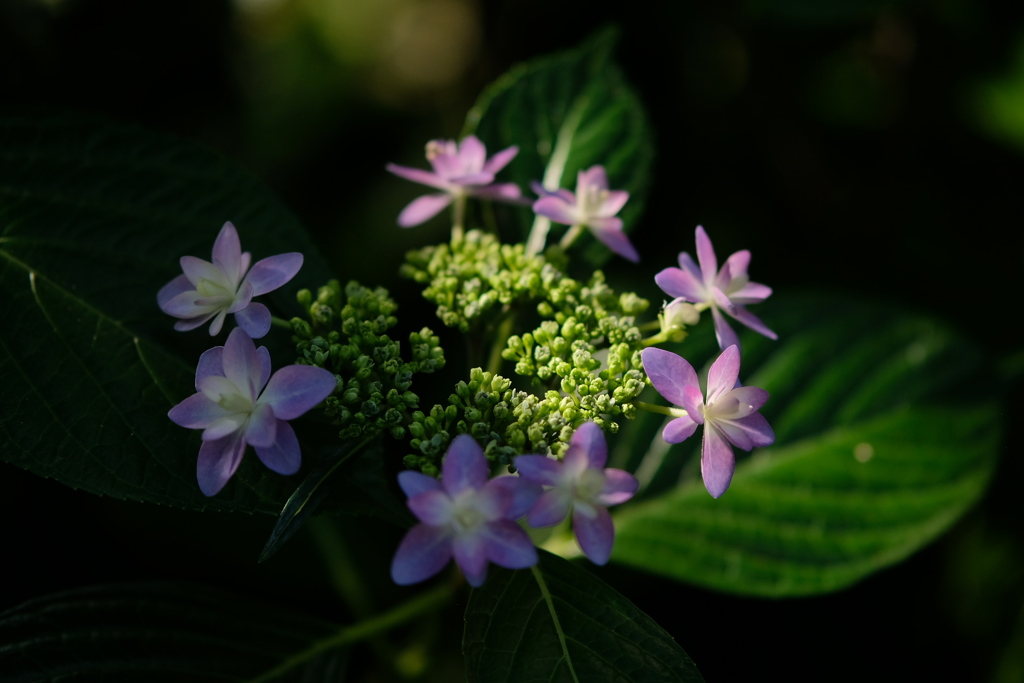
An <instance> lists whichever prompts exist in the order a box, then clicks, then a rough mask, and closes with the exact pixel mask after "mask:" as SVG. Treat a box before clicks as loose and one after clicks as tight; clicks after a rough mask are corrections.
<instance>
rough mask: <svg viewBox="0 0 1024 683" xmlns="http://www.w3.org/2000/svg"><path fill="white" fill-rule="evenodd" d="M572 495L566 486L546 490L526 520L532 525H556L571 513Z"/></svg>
mask: <svg viewBox="0 0 1024 683" xmlns="http://www.w3.org/2000/svg"><path fill="white" fill-rule="evenodd" d="M571 507H572V495H571V493H570V492H569V491H568V490H566V489H564V488H556V489H550V490H548V491H545V492H544V493H542V494H541V496H540V498H538V499H537V502H536V503H534V504H533V507H532V508H530V512H529V514H528V515H527V516H526V521H527V522H528V523H529V525H530V526H532V527H538V528H540V527H546V526H554V525H556V524H558V523H560V522H561V521H562V520H563V519H565V518H566V517H567V516H568V515H569V510H570V508H571Z"/></svg>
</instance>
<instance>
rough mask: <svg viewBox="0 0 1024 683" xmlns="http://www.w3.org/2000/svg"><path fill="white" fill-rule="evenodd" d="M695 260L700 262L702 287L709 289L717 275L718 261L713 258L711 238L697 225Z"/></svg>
mask: <svg viewBox="0 0 1024 683" xmlns="http://www.w3.org/2000/svg"><path fill="white" fill-rule="evenodd" d="M697 260H698V261H699V262H700V272H701V275H702V279H703V280H704V286H705V287H707V288H710V287H711V284H712V283H713V282H714V279H715V276H716V275H717V274H718V259H717V258H716V257H715V248H714V247H713V246H711V238H710V237H708V234H707V233H706V232H705V231H704V228H703V227H701V226H699V225H698V226H697Z"/></svg>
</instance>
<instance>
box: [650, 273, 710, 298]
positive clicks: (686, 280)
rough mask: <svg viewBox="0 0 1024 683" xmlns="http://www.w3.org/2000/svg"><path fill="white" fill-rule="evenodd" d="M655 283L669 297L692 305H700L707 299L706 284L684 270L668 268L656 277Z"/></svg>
mask: <svg viewBox="0 0 1024 683" xmlns="http://www.w3.org/2000/svg"><path fill="white" fill-rule="evenodd" d="M654 281H655V282H656V283H657V285H658V286H659V287H661V288H662V290H664V292H665V293H666V294H668V295H669V296H674V297H677V298H680V299H683V300H684V301H688V302H691V303H694V302H696V303H700V302H703V301H704V300H705V299H707V292H706V290H705V289H704V283H703V282H702V281H701V280H700V279H699V278H698V277H695V276H694V275H693V274H692V273H690V272H689V271H686V270H683V269H682V268H666V269H665V270H663V271H661V272H660V273H658V274H657V275H655V276H654Z"/></svg>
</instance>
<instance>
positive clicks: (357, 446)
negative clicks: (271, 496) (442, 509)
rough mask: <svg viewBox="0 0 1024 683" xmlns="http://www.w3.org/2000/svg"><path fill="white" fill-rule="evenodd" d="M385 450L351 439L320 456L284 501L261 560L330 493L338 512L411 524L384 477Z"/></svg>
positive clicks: (293, 532)
mask: <svg viewBox="0 0 1024 683" xmlns="http://www.w3.org/2000/svg"><path fill="white" fill-rule="evenodd" d="M383 451H384V449H383V448H381V446H380V443H379V442H378V443H377V444H376V445H374V446H369V447H367V443H366V442H361V443H352V442H350V443H347V444H345V445H343V446H342V447H341V448H339V449H335V452H334V454H333V455H332V456H331V457H329V458H324V459H323V460H321V461H320V462H319V463H318V464H317V465H316V467H314V468H313V471H312V472H310V473H309V474H308V475H306V478H305V479H304V480H303V481H302V483H301V484H300V485H299V487H298V488H297V489H295V493H293V494H292V495H291V497H289V498H288V502H286V503H285V505H284V509H283V510H281V514H280V515H279V516H278V518H277V524H276V525H274V530H273V531H272V532H271V534H270V538H269V539H267V544H266V546H264V547H263V552H262V553H261V554H260V562H263V561H264V560H266V559H268V558H269V557H270V556H271V555H273V554H274V553H276V552H277V551H278V550H279V549H280V548H281V546H282V545H284V544H285V542H286V541H287V540H288V539H290V538H291V537H292V535H294V534H295V532H296V531H298V530H299V529H300V528H302V525H303V524H305V523H306V520H307V519H308V518H309V516H310V515H311V514H313V513H314V512H315V511H316V510H317V509H319V507H320V505H321V504H322V503H323V502H324V501H325V500H326V499H327V497H328V496H332V497H333V501H332V502H333V505H332V506H331V509H332V510H333V511H335V512H346V513H349V514H354V515H355V514H369V513H370V512H371V511H373V512H375V513H376V514H378V515H379V516H382V517H387V518H390V519H392V520H394V521H396V522H397V523H398V524H400V525H403V526H409V525H410V524H411V523H412V521H413V520H412V517H411V516H410V515H409V512H408V510H406V509H405V508H404V507H403V506H402V505H401V504H400V503H399V502H398V500H397V499H396V498H395V496H394V494H392V493H391V490H390V489H389V488H388V486H387V483H386V482H385V480H384V472H383V467H382V466H381V465H382V463H383V458H382V454H383ZM353 456H355V457H353ZM350 459H351V460H350Z"/></svg>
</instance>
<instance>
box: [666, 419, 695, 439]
mask: <svg viewBox="0 0 1024 683" xmlns="http://www.w3.org/2000/svg"><path fill="white" fill-rule="evenodd" d="M697 424H698V423H697V422H695V421H694V420H693V419H692V418H691V417H690V416H689V415H683V416H682V417H677V418H676V419H674V420H672V421H671V422H669V423H668V424H667V425H665V429H664V430H662V432H661V438H663V439H665V441H666V442H667V443H682V442H683V441H686V440H687V439H689V438H690V437H691V436H693V433H694V432H695V431H697Z"/></svg>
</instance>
